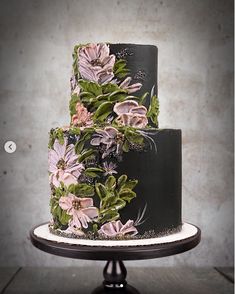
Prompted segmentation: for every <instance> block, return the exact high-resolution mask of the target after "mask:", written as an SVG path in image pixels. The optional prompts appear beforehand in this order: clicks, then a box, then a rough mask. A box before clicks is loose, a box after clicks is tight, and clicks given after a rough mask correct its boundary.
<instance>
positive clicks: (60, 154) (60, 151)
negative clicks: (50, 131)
mask: <svg viewBox="0 0 235 294" xmlns="http://www.w3.org/2000/svg"><path fill="white" fill-rule="evenodd" d="M66 145H67V139H66V138H64V144H63V145H61V144H60V143H59V141H58V140H57V139H55V142H54V145H53V148H54V150H55V152H56V153H57V155H58V157H60V158H64V155H65V150H66Z"/></svg>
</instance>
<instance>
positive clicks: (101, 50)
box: [98, 44, 109, 60]
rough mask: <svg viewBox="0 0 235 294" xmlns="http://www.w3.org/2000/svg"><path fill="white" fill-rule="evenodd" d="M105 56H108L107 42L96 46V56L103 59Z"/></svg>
mask: <svg viewBox="0 0 235 294" xmlns="http://www.w3.org/2000/svg"><path fill="white" fill-rule="evenodd" d="M107 56H109V46H108V45H107V44H100V46H99V47H98V57H99V58H100V59H101V60H103V59H104V58H105V57H107Z"/></svg>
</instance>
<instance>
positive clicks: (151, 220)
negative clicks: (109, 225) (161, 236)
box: [118, 129, 181, 233]
mask: <svg viewBox="0 0 235 294" xmlns="http://www.w3.org/2000/svg"><path fill="white" fill-rule="evenodd" d="M151 137H152V138H153V139H154V141H155V143H156V147H157V151H155V150H154V149H152V150H149V149H148V150H146V152H137V151H131V152H128V153H126V154H124V155H123V161H122V162H120V163H119V169H118V171H119V173H120V174H123V173H124V174H127V175H128V177H129V178H133V179H138V180H139V182H138V184H137V186H136V188H135V192H136V193H137V197H136V198H135V199H133V200H132V202H131V203H130V204H129V205H127V206H126V207H125V208H124V209H123V210H122V212H121V218H122V219H123V220H128V219H133V220H135V219H136V217H137V213H138V210H139V209H143V208H144V206H145V204H147V209H146V213H145V217H144V218H145V219H146V220H145V222H144V223H143V224H142V225H140V226H139V227H138V231H139V233H144V232H145V231H148V230H155V231H156V232H161V231H165V230H167V229H170V228H174V227H177V226H179V225H180V224H181V130H174V129H163V130H159V131H157V133H156V134H155V135H151Z"/></svg>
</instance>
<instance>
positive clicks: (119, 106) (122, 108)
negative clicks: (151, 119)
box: [113, 100, 139, 115]
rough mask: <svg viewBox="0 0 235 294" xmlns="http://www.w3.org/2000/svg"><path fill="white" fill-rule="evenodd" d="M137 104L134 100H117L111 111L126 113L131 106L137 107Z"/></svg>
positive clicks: (119, 113)
mask: <svg viewBox="0 0 235 294" xmlns="http://www.w3.org/2000/svg"><path fill="white" fill-rule="evenodd" d="M137 106H139V104H138V103H137V102H136V101H134V100H127V101H124V102H118V103H116V104H115V105H114V108H113V111H114V112H115V113H116V114H117V115H121V114H124V113H128V112H129V111H130V110H131V109H132V108H133V107H137Z"/></svg>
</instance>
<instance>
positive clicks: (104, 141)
mask: <svg viewBox="0 0 235 294" xmlns="http://www.w3.org/2000/svg"><path fill="white" fill-rule="evenodd" d="M91 145H93V146H104V148H105V151H104V152H103V154H102V158H105V157H106V156H108V155H109V154H110V153H111V152H116V153H120V151H121V148H120V147H121V145H122V134H121V133H120V132H118V130H117V129H115V128H113V127H105V128H104V129H98V130H96V134H95V135H94V138H93V139H92V140H91Z"/></svg>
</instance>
